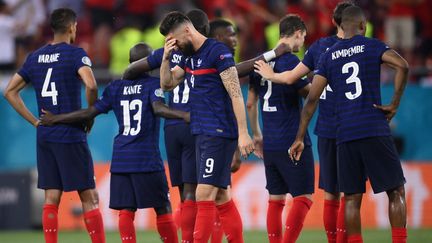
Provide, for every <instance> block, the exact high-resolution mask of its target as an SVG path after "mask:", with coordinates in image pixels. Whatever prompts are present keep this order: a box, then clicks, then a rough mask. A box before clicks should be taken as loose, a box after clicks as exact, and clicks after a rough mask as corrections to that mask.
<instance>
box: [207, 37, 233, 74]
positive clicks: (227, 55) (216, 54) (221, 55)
mask: <svg viewBox="0 0 432 243" xmlns="http://www.w3.org/2000/svg"><path fill="white" fill-rule="evenodd" d="M211 54H212V58H213V59H214V67H215V68H216V70H217V71H218V73H222V72H223V71H225V70H226V69H228V68H230V67H234V66H235V62H234V57H233V54H232V53H231V51H230V50H229V49H228V47H227V46H225V45H224V44H222V43H218V44H217V45H215V46H214V48H213V49H212V52H211Z"/></svg>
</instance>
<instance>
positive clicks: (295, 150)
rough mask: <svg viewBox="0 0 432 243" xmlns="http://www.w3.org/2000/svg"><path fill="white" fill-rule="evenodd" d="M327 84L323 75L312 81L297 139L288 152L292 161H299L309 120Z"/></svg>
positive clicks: (315, 77) (316, 76)
mask: <svg viewBox="0 0 432 243" xmlns="http://www.w3.org/2000/svg"><path fill="white" fill-rule="evenodd" d="M326 86H327V79H326V78H325V77H323V76H321V75H315V76H314V78H313V81H312V85H311V87H310V91H309V95H308V96H307V98H306V101H305V105H304V107H303V110H302V113H301V118H300V125H299V128H298V131H297V136H296V139H295V140H294V143H293V144H292V145H291V147H290V149H289V150H288V153H289V155H290V157H291V160H292V161H299V160H300V156H301V154H302V152H303V149H304V143H303V141H304V137H305V135H306V131H307V128H308V125H309V122H310V120H311V118H312V116H313V114H314V113H315V110H316V107H317V105H318V101H319V98H320V95H321V93H322V92H323V90H324V89H325V87H326Z"/></svg>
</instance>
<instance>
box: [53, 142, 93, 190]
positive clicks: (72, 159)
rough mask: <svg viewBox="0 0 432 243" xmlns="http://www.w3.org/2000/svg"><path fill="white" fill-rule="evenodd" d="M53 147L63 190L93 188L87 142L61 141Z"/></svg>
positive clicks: (91, 166) (91, 162)
mask: <svg viewBox="0 0 432 243" xmlns="http://www.w3.org/2000/svg"><path fill="white" fill-rule="evenodd" d="M55 147H56V148H55V155H56V160H57V161H58V166H59V169H60V174H61V178H62V181H63V189H64V191H84V190H86V189H92V188H95V181H94V170H93V159H92V156H91V153H90V150H89V147H88V145H87V143H63V144H56V145H55Z"/></svg>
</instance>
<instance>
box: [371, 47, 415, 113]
mask: <svg viewBox="0 0 432 243" xmlns="http://www.w3.org/2000/svg"><path fill="white" fill-rule="evenodd" d="M381 59H382V61H383V63H385V64H387V65H388V66H390V67H391V68H393V69H395V70H396V75H395V81H394V86H395V88H394V93H393V98H392V100H391V103H390V104H389V105H377V104H375V105H374V106H375V107H376V108H378V109H380V110H382V111H383V112H384V114H385V115H386V118H387V120H388V121H390V120H391V119H392V118H393V117H394V116H395V115H396V111H397V109H398V107H399V103H400V100H401V98H402V94H403V92H404V90H405V87H406V84H407V80H408V71H409V65H408V63H407V61H406V60H405V59H404V58H403V57H401V56H400V55H399V54H398V53H397V52H396V51H394V50H387V51H386V52H384V54H383V55H382V57H381Z"/></svg>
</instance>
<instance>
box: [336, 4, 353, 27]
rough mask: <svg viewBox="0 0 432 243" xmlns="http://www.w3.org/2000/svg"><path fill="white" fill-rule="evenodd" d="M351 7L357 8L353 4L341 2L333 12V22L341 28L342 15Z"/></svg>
mask: <svg viewBox="0 0 432 243" xmlns="http://www.w3.org/2000/svg"><path fill="white" fill-rule="evenodd" d="M351 6H355V4H354V3H352V2H340V3H338V4H337V5H336V7H335V9H334V10H333V20H334V21H335V23H336V24H337V25H338V26H340V25H341V23H342V13H343V11H344V10H345V9H346V8H348V7H351Z"/></svg>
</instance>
